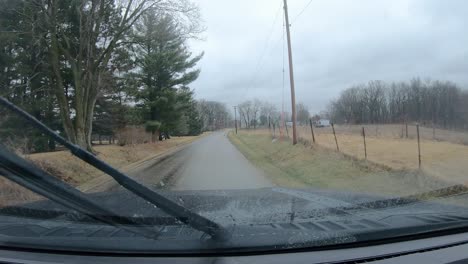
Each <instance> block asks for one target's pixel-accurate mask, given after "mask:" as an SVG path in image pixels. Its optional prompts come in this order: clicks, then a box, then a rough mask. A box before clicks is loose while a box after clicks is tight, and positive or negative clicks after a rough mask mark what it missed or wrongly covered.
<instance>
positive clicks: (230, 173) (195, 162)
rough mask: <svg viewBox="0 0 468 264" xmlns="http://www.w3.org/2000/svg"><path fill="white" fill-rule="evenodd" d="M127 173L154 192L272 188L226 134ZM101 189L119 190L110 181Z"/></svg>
mask: <svg viewBox="0 0 468 264" xmlns="http://www.w3.org/2000/svg"><path fill="white" fill-rule="evenodd" d="M127 173H128V174H129V175H130V176H131V177H132V178H134V179H135V180H137V181H138V182H140V183H143V184H144V185H146V186H148V187H151V188H157V189H159V188H164V189H172V190H232V189H256V188H265V187H272V186H273V184H272V183H271V182H270V181H269V180H268V179H267V178H266V177H265V175H264V174H263V172H262V171H261V170H259V169H257V168H256V167H255V166H253V165H252V164H251V163H250V162H249V161H248V160H247V159H246V158H245V157H244V156H243V155H242V153H240V152H239V151H238V150H237V148H236V147H235V146H233V145H232V144H231V142H230V141H229V139H228V138H227V135H226V132H215V133H212V134H210V135H208V136H205V137H202V138H201V139H199V140H197V141H195V142H193V143H191V144H189V145H187V146H184V147H181V148H179V149H176V150H174V151H172V152H171V153H169V154H168V155H163V157H161V158H156V159H154V160H148V161H146V162H144V164H142V165H140V166H138V167H136V168H134V169H132V170H130V171H127ZM105 188H106V190H119V189H122V187H121V186H119V185H118V184H117V183H116V182H115V181H113V180H111V179H110V178H109V184H107V185H106V186H105Z"/></svg>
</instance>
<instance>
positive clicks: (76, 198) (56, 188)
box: [0, 145, 158, 238]
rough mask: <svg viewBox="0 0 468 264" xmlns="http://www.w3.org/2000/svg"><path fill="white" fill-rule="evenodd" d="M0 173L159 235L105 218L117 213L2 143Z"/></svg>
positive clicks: (91, 213) (81, 209) (96, 216)
mask: <svg viewBox="0 0 468 264" xmlns="http://www.w3.org/2000/svg"><path fill="white" fill-rule="evenodd" d="M0 175H2V176H4V177H5V178H7V179H9V180H11V181H13V182H16V183H17V184H19V185H21V186H23V187H25V188H27V189H29V190H31V191H33V192H35V193H37V194H39V195H42V196H44V197H46V198H48V199H50V200H52V201H54V202H56V203H58V204H61V205H63V206H65V207H67V208H71V209H73V210H75V211H77V212H80V213H83V214H85V215H87V216H88V217H91V218H94V219H97V220H99V221H101V222H104V223H107V224H111V225H113V226H116V227H119V228H122V229H125V230H128V231H131V232H133V233H137V234H140V235H143V236H145V237H148V238H157V236H158V232H157V231H156V230H154V229H151V228H147V227H146V226H144V225H142V224H140V223H138V221H134V220H132V219H130V218H126V217H114V218H110V217H108V216H115V215H116V214H114V213H113V212H112V211H110V210H107V209H105V208H104V207H101V206H100V205H98V204H97V203H95V202H93V201H92V200H90V199H89V198H87V197H86V196H85V195H83V193H81V192H80V191H78V190H77V189H75V188H73V187H72V186H70V185H68V184H66V183H64V182H62V181H60V180H59V179H57V178H55V177H54V176H52V175H50V174H48V173H47V172H45V171H43V170H41V169H39V168H37V167H36V166H34V165H32V164H31V163H29V162H27V161H26V160H24V159H23V158H21V157H19V156H17V155H16V154H14V153H12V152H10V151H8V150H7V149H6V148H5V147H4V146H2V145H0Z"/></svg>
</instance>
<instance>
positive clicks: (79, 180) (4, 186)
mask: <svg viewBox="0 0 468 264" xmlns="http://www.w3.org/2000/svg"><path fill="white" fill-rule="evenodd" d="M205 135H207V134H203V135H200V136H195V137H173V138H172V139H170V140H167V141H163V142H157V143H155V144H139V145H127V146H117V145H104V146H96V147H95V150H96V152H97V153H98V154H97V155H98V157H99V158H100V159H102V160H104V161H105V162H107V163H109V164H110V165H112V166H114V167H116V168H118V169H120V170H122V171H128V170H130V169H132V168H134V167H136V166H138V165H139V164H140V163H142V162H144V161H146V160H149V159H152V158H154V157H157V156H160V155H164V154H165V153H168V152H170V151H172V150H173V149H175V148H177V147H180V146H182V145H186V144H189V143H191V142H193V141H195V140H197V139H199V138H200V137H203V136H205ZM25 158H26V159H28V160H30V161H32V162H33V163H34V164H35V165H36V166H38V167H40V168H42V169H43V170H45V171H47V172H49V173H50V174H52V175H54V176H56V177H58V178H60V179H61V180H63V181H65V182H67V183H68V184H70V185H72V186H75V187H77V188H79V189H80V190H81V191H87V190H88V189H91V188H92V187H96V185H99V184H104V183H106V182H109V181H112V178H111V177H110V176H108V175H105V174H103V173H102V172H100V171H99V170H97V169H95V168H94V167H92V166H90V165H88V164H86V163H85V162H83V161H81V160H80V159H78V158H76V157H74V156H73V155H72V154H71V153H70V152H68V151H57V152H48V153H38V154H32V155H27V156H26V157H25ZM37 199H41V197H39V196H38V195H36V194H34V193H32V192H31V191H29V190H27V189H25V188H23V187H21V186H19V185H17V184H15V183H13V182H10V181H8V180H6V179H4V178H1V177H0V206H7V205H12V204H17V203H22V202H27V201H32V200H37Z"/></svg>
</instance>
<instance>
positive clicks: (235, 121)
mask: <svg viewBox="0 0 468 264" xmlns="http://www.w3.org/2000/svg"><path fill="white" fill-rule="evenodd" d="M234 123H235V127H236V135H237V106H234Z"/></svg>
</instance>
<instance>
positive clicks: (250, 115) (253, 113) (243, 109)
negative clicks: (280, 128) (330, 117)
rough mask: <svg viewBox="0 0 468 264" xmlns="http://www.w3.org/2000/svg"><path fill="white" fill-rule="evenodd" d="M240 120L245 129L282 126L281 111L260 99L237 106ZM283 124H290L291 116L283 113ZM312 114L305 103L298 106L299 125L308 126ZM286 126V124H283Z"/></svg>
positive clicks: (297, 117)
mask: <svg viewBox="0 0 468 264" xmlns="http://www.w3.org/2000/svg"><path fill="white" fill-rule="evenodd" d="M237 109H238V113H239V116H238V120H239V125H240V127H241V128H242V127H244V128H248V129H250V128H254V129H255V128H257V127H258V126H261V127H265V126H269V125H272V124H273V123H275V124H277V125H280V122H281V111H279V110H278V109H277V107H276V106H275V105H274V104H272V103H270V102H267V101H261V100H258V99H254V100H247V101H244V102H242V103H241V104H239V105H238V106H237ZM282 118H283V122H289V121H290V120H291V115H290V114H289V112H287V111H285V112H284V113H283V117H282ZM309 118H310V113H309V110H308V108H307V106H306V105H305V104H303V103H298V104H297V105H296V119H297V121H298V123H299V124H301V125H305V124H308V122H309ZM283 125H284V124H283Z"/></svg>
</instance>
